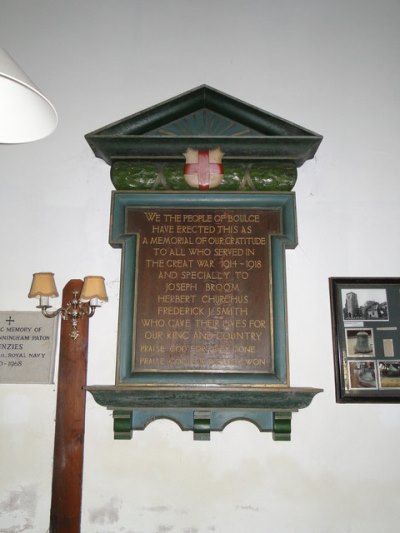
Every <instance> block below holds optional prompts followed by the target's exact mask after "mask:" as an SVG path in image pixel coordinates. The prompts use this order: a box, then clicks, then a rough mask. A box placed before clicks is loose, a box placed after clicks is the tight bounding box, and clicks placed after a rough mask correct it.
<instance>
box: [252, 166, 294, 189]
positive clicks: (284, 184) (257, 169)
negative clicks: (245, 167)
mask: <svg viewBox="0 0 400 533" xmlns="http://www.w3.org/2000/svg"><path fill="white" fill-rule="evenodd" d="M250 176H251V181H252V182H253V184H254V188H255V190H257V191H291V190H292V189H293V187H294V185H295V183H296V179H297V169H296V167H295V166H294V165H293V166H276V167H271V166H266V165H265V166H264V165H262V166H261V165H252V166H251V167H250Z"/></svg>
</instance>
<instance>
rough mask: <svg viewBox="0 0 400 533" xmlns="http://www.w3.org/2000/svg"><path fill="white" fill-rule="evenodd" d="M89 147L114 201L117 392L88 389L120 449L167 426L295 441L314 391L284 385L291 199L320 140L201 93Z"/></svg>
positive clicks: (123, 125) (102, 133)
mask: <svg viewBox="0 0 400 533" xmlns="http://www.w3.org/2000/svg"><path fill="white" fill-rule="evenodd" d="M86 139H87V141H88V142H89V144H90V146H91V147H92V149H93V151H94V153H95V154H96V156H98V157H101V158H102V159H103V160H104V161H106V162H107V163H108V164H110V165H111V180H112V182H113V184H114V185H115V187H116V189H117V190H116V191H114V192H113V195H112V204H111V224H110V244H111V245H112V246H114V247H118V248H122V264H121V290H120V307H119V324H118V346H117V364H116V379H115V385H112V386H109V385H107V386H103V385H93V386H90V387H88V389H89V390H90V392H91V393H92V394H93V396H94V398H95V399H96V401H97V402H98V403H99V404H100V405H103V406H106V407H107V408H108V409H111V410H112V411H113V417H114V435H115V438H117V439H128V438H130V437H131V435H132V430H141V429H144V428H145V427H146V425H147V424H148V423H149V422H151V421H152V420H154V419H156V418H163V417H165V418H169V419H172V420H175V421H176V422H177V423H178V424H179V426H180V427H181V428H182V429H183V430H192V431H193V433H194V437H195V438H196V439H201V440H205V439H208V438H209V436H210V432H211V431H221V430H222V429H223V428H224V427H225V426H226V424H228V423H229V422H231V421H233V420H237V419H246V420H251V421H252V422H253V423H254V424H256V425H257V427H258V428H259V429H260V430H261V431H271V432H272V433H273V437H274V439H276V440H288V439H290V420H291V414H292V413H293V412H295V411H297V410H298V409H301V408H304V407H307V406H308V405H309V404H310V402H311V400H312V398H313V397H314V395H315V394H317V393H318V392H320V390H319V389H311V388H293V387H290V383H289V356H288V342H287V317H286V283H285V252H286V249H287V248H294V247H295V246H296V244H297V228H296V208H295V195H294V193H293V192H291V191H292V188H293V186H294V184H295V183H296V179H297V167H299V166H301V165H302V164H303V163H304V162H305V161H306V160H308V159H311V158H312V157H313V156H314V154H315V152H316V150H317V147H318V146H319V144H320V142H321V140H322V137H321V136H320V135H318V134H315V133H313V132H311V131H309V130H307V129H304V128H302V127H301V126H297V125H295V124H293V123H291V122H288V121H285V120H283V119H280V118H279V117H276V116H275V115H272V114H269V113H267V112H265V111H262V110H260V109H258V108H256V107H254V106H251V105H249V104H246V103H245V102H242V101H240V100H237V99H235V98H233V97H231V96H229V95H226V94H223V93H221V92H219V91H217V90H215V89H212V88H211V87H208V86H205V85H203V86H200V87H198V88H195V89H193V90H192V91H188V92H187V93H184V94H182V95H179V96H177V97H175V98H173V99H171V100H168V101H165V102H162V103H160V104H158V105H156V106H153V107H152V108H149V109H146V110H143V111H141V112H139V113H136V114H134V115H130V116H128V117H126V118H125V119H122V120H120V121H118V122H115V123H113V124H110V125H108V126H105V127H103V128H100V129H98V130H96V131H94V132H92V133H89V134H88V135H86Z"/></svg>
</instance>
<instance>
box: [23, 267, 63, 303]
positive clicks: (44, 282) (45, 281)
mask: <svg viewBox="0 0 400 533" xmlns="http://www.w3.org/2000/svg"><path fill="white" fill-rule="evenodd" d="M41 296H46V297H50V298H56V297H57V296H58V292H57V287H56V283H55V281H54V274H53V273H52V272H37V273H36V274H33V279H32V285H31V290H30V291H29V294H28V298H40V297H41Z"/></svg>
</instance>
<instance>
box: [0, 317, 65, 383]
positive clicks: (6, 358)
mask: <svg viewBox="0 0 400 533" xmlns="http://www.w3.org/2000/svg"><path fill="white" fill-rule="evenodd" d="M57 323H58V321H57V319H56V318H52V319H50V320H49V319H48V318H45V317H43V316H42V314H41V313H39V312H36V311H32V312H30V311H0V383H53V382H54V360H55V350H56V342H57Z"/></svg>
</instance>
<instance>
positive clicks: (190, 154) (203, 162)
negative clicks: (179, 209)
mask: <svg viewBox="0 0 400 533" xmlns="http://www.w3.org/2000/svg"><path fill="white" fill-rule="evenodd" d="M183 155H184V156H185V159H186V164H185V166H184V167H183V173H184V175H185V180H186V182H187V183H188V184H189V185H190V186H191V187H196V188H197V189H200V190H207V189H214V188H215V187H218V185H219V184H220V183H221V181H222V178H223V177H224V169H223V167H222V157H223V155H224V154H223V152H222V151H221V149H220V148H214V149H213V150H193V148H188V149H187V150H186V152H185V153H184V154H183Z"/></svg>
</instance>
